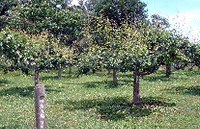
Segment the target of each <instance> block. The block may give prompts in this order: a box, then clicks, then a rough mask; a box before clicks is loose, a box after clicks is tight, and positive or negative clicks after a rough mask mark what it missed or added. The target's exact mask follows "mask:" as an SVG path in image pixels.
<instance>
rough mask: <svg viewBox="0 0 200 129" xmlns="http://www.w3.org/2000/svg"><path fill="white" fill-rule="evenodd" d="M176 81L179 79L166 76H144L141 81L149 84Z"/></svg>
mask: <svg viewBox="0 0 200 129" xmlns="http://www.w3.org/2000/svg"><path fill="white" fill-rule="evenodd" d="M177 79H180V78H177V77H172V76H170V77H166V76H152V75H151V76H145V77H143V80H146V81H151V82H154V81H172V80H177Z"/></svg>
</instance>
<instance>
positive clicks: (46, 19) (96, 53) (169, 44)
mask: <svg viewBox="0 0 200 129" xmlns="http://www.w3.org/2000/svg"><path fill="white" fill-rule="evenodd" d="M69 2H70V1H67V2H63V1H45V0H36V1H30V2H27V3H21V4H18V6H17V7H16V8H12V13H11V15H9V17H1V18H3V19H4V20H5V21H6V22H5V23H6V24H7V27H9V28H10V29H7V30H6V29H4V30H5V33H4V32H2V33H1V34H2V38H1V60H2V68H4V66H6V65H3V64H8V63H10V67H9V69H21V70H22V71H24V72H25V73H27V74H29V73H30V72H29V71H30V70H32V69H35V78H36V82H35V83H36V84H37V83H38V76H39V71H40V70H51V69H60V70H61V68H62V67H64V66H66V65H69V64H74V63H73V62H75V63H76V65H77V66H78V67H79V74H81V73H87V72H88V71H89V70H92V71H93V72H95V71H96V70H98V69H101V68H106V69H107V70H110V69H112V70H113V82H115V83H116V82H117V81H118V78H117V71H122V72H127V71H131V72H133V76H134V86H133V87H134V91H133V94H134V98H133V103H134V104H136V105H139V104H140V96H139V78H140V76H142V75H148V74H151V73H153V72H154V71H156V70H157V69H158V68H159V66H160V65H161V64H164V65H166V70H167V72H166V75H167V76H169V75H170V66H171V65H172V64H177V65H176V66H181V67H182V66H185V65H186V64H187V63H188V61H189V59H188V58H190V60H191V61H192V62H194V63H195V64H196V65H198V66H199V47H198V46H196V45H190V44H189V41H188V40H187V39H185V38H184V37H182V36H180V35H179V34H177V33H173V32H172V31H169V28H168V27H169V23H168V21H167V19H165V18H163V17H160V16H158V15H153V16H152V19H153V20H152V22H150V21H148V20H147V19H146V18H147V14H146V13H147V11H146V10H145V7H146V4H145V3H143V2H140V1H138V0H134V1H130V0H116V1H110V0H109V1H105V0H101V1H98V2H97V3H93V2H94V1H89V2H88V3H87V4H86V5H83V4H82V5H81V7H69V6H67V5H68V3H69ZM83 6H84V9H83ZM85 6H86V8H85ZM88 10H89V11H88ZM11 30H12V31H11ZM15 31H16V33H17V34H16V35H15V34H14V33H15ZM13 35H14V38H13V37H12V36H13ZM24 35H28V37H26V38H22V37H23V36H24ZM10 36H11V38H10ZM40 37H41V38H40ZM8 52H11V54H9V53H8ZM74 59H75V60H74ZM177 62H181V63H177ZM5 68H6V67H5ZM6 69H8V67H7V68H6ZM60 73H61V72H59V76H61V74H60Z"/></svg>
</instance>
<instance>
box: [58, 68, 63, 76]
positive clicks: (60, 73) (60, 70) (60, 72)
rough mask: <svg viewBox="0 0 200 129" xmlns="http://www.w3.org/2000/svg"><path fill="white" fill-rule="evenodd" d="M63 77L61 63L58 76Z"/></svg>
mask: <svg viewBox="0 0 200 129" xmlns="http://www.w3.org/2000/svg"><path fill="white" fill-rule="evenodd" d="M61 77H62V66H61V65H59V67H58V78H61Z"/></svg>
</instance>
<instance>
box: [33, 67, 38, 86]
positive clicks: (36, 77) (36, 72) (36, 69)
mask: <svg viewBox="0 0 200 129" xmlns="http://www.w3.org/2000/svg"><path fill="white" fill-rule="evenodd" d="M34 81H35V86H36V85H37V84H39V68H38V66H37V65H35V78H34Z"/></svg>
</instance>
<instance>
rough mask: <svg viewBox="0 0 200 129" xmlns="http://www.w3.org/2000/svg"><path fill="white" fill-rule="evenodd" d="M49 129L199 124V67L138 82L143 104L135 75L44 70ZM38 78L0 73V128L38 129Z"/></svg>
mask: <svg viewBox="0 0 200 129" xmlns="http://www.w3.org/2000/svg"><path fill="white" fill-rule="evenodd" d="M40 75H41V76H40V83H42V84H45V87H46V94H47V96H46V99H47V107H46V113H47V126H48V128H55V129H57V128H63V129H67V128H84V129H85V128H86V129H89V128H98V129H102V128H130V129H132V128H184V129H185V128H190V129H191V128H194V129H196V128H200V117H199V116H200V108H199V107H200V101H199V99H200V71H199V69H194V70H192V71H190V70H187V69H186V70H180V71H176V72H173V73H172V75H171V77H170V78H166V77H165V73H164V72H163V71H158V72H157V73H155V74H152V75H149V76H144V77H142V78H141V81H140V95H141V101H142V103H143V105H142V106H141V107H136V106H133V105H132V104H131V101H132V92H133V91H132V89H133V88H132V84H133V78H132V75H131V73H119V83H118V85H114V84H113V83H112V75H106V72H100V73H95V74H89V75H83V76H79V77H78V78H77V77H76V75H74V74H71V75H69V74H68V73H67V72H64V73H63V77H62V78H61V79H59V78H58V77H57V73H56V72H51V73H41V74H40ZM33 85H34V81H33V77H31V76H25V75H23V74H22V73H21V72H19V71H17V72H10V73H8V74H3V72H0V128H3V129H16V128H19V129H24V128H27V129H28V128H30V129H32V128H34V122H35V119H34V117H35V114H34V108H35V107H34V87H33Z"/></svg>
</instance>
